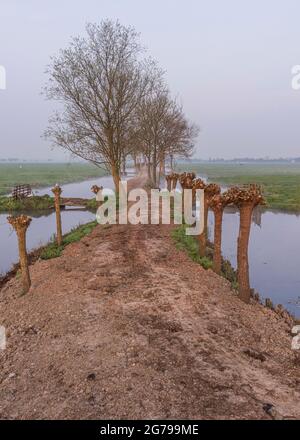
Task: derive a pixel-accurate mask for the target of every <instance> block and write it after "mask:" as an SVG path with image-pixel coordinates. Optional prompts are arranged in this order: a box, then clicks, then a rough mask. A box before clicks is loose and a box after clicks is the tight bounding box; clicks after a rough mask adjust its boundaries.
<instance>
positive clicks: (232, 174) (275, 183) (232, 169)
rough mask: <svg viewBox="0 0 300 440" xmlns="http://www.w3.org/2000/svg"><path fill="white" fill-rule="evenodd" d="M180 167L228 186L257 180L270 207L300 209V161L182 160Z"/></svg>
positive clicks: (296, 210)
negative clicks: (200, 161)
mask: <svg viewBox="0 0 300 440" xmlns="http://www.w3.org/2000/svg"><path fill="white" fill-rule="evenodd" d="M177 169H178V171H180V172H182V171H188V170H189V171H194V172H195V173H197V174H200V175H203V176H206V177H207V178H208V180H209V181H210V182H216V183H220V184H223V185H226V186H230V185H243V184H249V183H257V184H259V185H261V186H262V187H263V191H264V195H265V198H266V201H267V208H271V209H280V210H284V211H289V212H300V164H293V163H291V164H243V165H240V164H205V163H204V164H201V163H200V164H193V163H191V164H190V165H187V164H184V165H183V164H182V165H178V167H177Z"/></svg>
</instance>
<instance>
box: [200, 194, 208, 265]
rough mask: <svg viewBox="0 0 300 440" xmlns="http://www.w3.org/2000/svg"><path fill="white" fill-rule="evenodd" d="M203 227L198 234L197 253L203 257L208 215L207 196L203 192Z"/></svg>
mask: <svg viewBox="0 0 300 440" xmlns="http://www.w3.org/2000/svg"><path fill="white" fill-rule="evenodd" d="M203 209H204V229H203V232H202V234H200V235H199V254H200V257H205V254H206V235H207V216H208V205H207V196H206V195H205V194H204V206H203Z"/></svg>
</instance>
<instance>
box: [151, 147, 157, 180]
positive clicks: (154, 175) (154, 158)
mask: <svg viewBox="0 0 300 440" xmlns="http://www.w3.org/2000/svg"><path fill="white" fill-rule="evenodd" d="M152 160H153V163H152V180H153V185H154V186H156V182H157V175H156V161H157V158H156V147H154V150H153V159H152Z"/></svg>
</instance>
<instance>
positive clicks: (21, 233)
mask: <svg viewBox="0 0 300 440" xmlns="http://www.w3.org/2000/svg"><path fill="white" fill-rule="evenodd" d="M7 220H8V222H9V223H10V224H11V225H12V227H13V228H14V230H15V231H16V234H17V237H18V247H19V256H20V267H21V274H22V288H23V293H27V292H28V290H29V289H30V286H31V280H30V273H29V267H28V257H27V250H26V231H27V229H28V227H29V225H30V223H31V220H32V219H31V218H30V217H27V216H26V215H20V216H19V217H7Z"/></svg>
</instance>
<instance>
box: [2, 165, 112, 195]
mask: <svg viewBox="0 0 300 440" xmlns="http://www.w3.org/2000/svg"><path fill="white" fill-rule="evenodd" d="M105 174H106V173H105V171H104V170H101V169H99V168H97V167H96V166H94V165H91V164H89V163H71V164H68V163H51V164H48V163H47V164H46V163H45V164H30V163H28V164H27V163H26V164H23V163H22V164H18V163H13V164H12V163H9V164H4V163H0V195H4V194H8V193H10V192H11V190H12V188H13V187H14V186H15V185H18V184H29V185H31V187H32V188H33V189H36V188H40V187H45V186H52V185H55V184H56V183H59V184H60V185H62V184H65V183H71V182H80V181H83V180H87V179H91V178H94V177H95V178H97V177H102V176H104V175H105Z"/></svg>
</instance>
